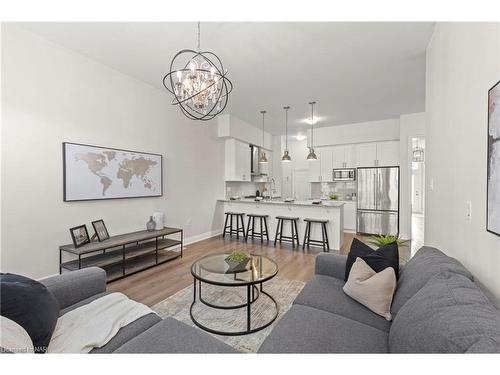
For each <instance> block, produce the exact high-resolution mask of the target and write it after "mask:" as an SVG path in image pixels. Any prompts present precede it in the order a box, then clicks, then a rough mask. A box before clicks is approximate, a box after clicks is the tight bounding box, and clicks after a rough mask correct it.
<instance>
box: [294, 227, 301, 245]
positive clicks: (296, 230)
mask: <svg viewBox="0 0 500 375" xmlns="http://www.w3.org/2000/svg"><path fill="white" fill-rule="evenodd" d="M293 225H294V226H295V236H296V237H297V246H298V247H300V242H299V230H298V228H297V220H294V221H293Z"/></svg>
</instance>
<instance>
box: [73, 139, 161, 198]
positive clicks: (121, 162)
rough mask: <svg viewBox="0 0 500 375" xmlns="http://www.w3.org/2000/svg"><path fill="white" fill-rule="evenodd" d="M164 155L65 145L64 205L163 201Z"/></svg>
mask: <svg viewBox="0 0 500 375" xmlns="http://www.w3.org/2000/svg"><path fill="white" fill-rule="evenodd" d="M162 167H163V166H162V155H159V154H151V153H147V152H136V151H129V150H121V149H116V148H110V147H100V146H91V145H84V144H78V143H69V142H64V143H63V180H64V201H65V202H72V201H85V200H98V199H118V198H140V197H160V196H162V195H163V181H162V178H163V176H162V170H163V168H162Z"/></svg>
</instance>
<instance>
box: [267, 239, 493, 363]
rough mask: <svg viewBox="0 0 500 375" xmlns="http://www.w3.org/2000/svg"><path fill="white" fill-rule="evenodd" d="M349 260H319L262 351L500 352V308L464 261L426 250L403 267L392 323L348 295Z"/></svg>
mask: <svg viewBox="0 0 500 375" xmlns="http://www.w3.org/2000/svg"><path fill="white" fill-rule="evenodd" d="M346 259H347V257H346V256H341V255H335V254H320V255H318V257H317V258H316V275H315V277H314V278H313V279H312V280H311V281H310V282H309V283H308V284H307V285H306V286H305V287H304V289H303V290H302V291H301V293H300V294H299V295H298V296H297V298H296V300H295V301H294V304H293V306H292V307H291V308H290V310H289V311H288V312H287V313H286V314H285V315H284V316H283V317H282V319H281V320H280V321H279V322H278V323H277V325H276V326H275V328H274V329H273V331H272V332H271V334H270V335H269V336H268V337H267V338H266V340H265V341H264V343H263V344H262V345H261V347H260V349H259V352H260V353H500V311H499V310H497V309H496V308H495V307H494V306H493V305H492V303H491V302H490V301H489V300H488V298H487V297H486V296H485V295H484V294H483V292H482V291H481V290H480V289H479V287H478V286H477V285H476V284H475V283H474V281H473V276H472V275H471V273H470V272H469V271H467V270H466V269H465V268H464V267H463V266H462V265H461V264H460V263H459V262H458V261H457V260H456V259H453V258H450V257H448V256H446V255H445V254H444V253H442V252H441V251H439V250H437V249H435V248H431V247H423V248H422V249H420V250H419V251H418V252H417V253H416V254H415V256H414V257H413V258H412V259H411V260H410V261H409V262H408V263H407V264H406V265H405V266H404V267H402V268H401V270H400V277H399V280H398V284H397V290H396V293H395V295H394V299H393V303H392V307H391V314H392V317H393V319H392V321H387V320H385V319H384V318H382V317H381V316H379V315H377V314H375V313H373V312H371V311H370V310H368V309H367V308H365V307H364V306H363V305H361V304H359V303H357V302H356V301H354V300H353V299H351V298H350V297H348V296H347V295H346V294H344V292H343V291H342V286H343V285H344V272H345V264H346Z"/></svg>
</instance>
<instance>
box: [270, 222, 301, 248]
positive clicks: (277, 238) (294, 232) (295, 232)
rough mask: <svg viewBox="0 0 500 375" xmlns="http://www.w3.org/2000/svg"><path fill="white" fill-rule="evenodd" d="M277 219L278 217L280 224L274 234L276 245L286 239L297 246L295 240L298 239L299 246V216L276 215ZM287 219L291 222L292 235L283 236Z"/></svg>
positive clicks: (298, 244) (293, 245)
mask: <svg viewBox="0 0 500 375" xmlns="http://www.w3.org/2000/svg"><path fill="white" fill-rule="evenodd" d="M276 219H278V224H276V235H275V236H274V246H276V242H278V241H279V242H280V244H281V243H282V242H283V241H285V242H291V243H292V247H295V241H297V246H300V242H299V231H298V229H297V221H298V220H299V218H298V217H290V216H276ZM285 221H289V222H290V228H291V232H292V234H291V236H283V223H284V222H285Z"/></svg>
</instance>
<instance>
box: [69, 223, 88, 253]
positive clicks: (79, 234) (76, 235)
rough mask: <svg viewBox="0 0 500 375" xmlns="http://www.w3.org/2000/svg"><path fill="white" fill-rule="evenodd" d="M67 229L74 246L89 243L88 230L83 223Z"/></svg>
mask: <svg viewBox="0 0 500 375" xmlns="http://www.w3.org/2000/svg"><path fill="white" fill-rule="evenodd" d="M69 231H70V233H71V239H72V240H73V245H75V248H76V247H80V246H83V245H85V244H87V243H90V238H89V232H88V231H87V226H86V225H85V224H83V225H79V226H77V227H73V228H70V229H69Z"/></svg>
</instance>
